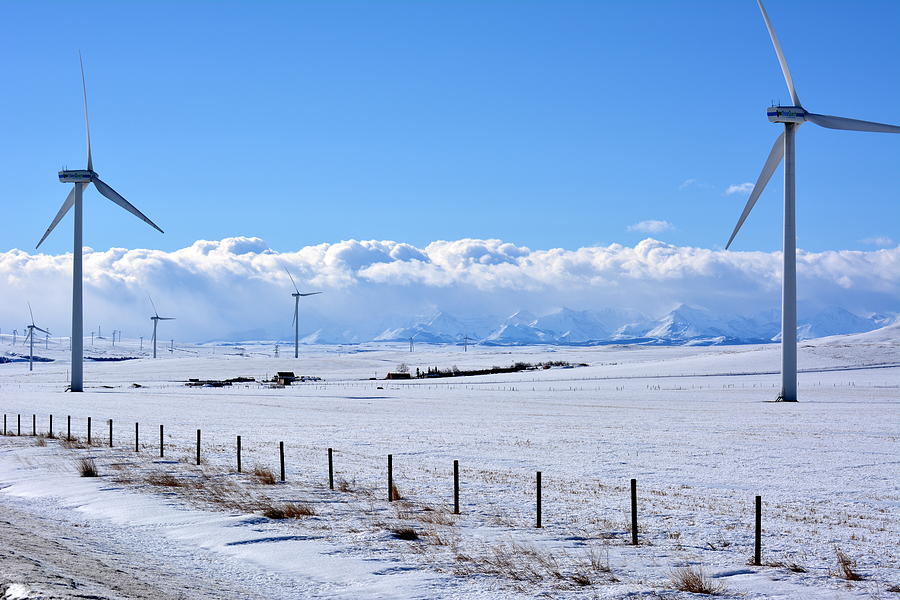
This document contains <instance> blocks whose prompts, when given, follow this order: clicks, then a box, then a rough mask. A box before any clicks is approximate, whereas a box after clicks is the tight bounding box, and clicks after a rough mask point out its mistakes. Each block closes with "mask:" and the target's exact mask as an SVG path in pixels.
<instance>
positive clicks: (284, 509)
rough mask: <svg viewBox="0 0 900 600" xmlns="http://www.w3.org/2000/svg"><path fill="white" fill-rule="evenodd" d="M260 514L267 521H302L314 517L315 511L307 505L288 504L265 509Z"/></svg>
mask: <svg viewBox="0 0 900 600" xmlns="http://www.w3.org/2000/svg"><path fill="white" fill-rule="evenodd" d="M262 514H263V516H264V517H266V518H267V519H302V518H303V517H311V516H313V515H315V514H316V511H314V510H313V508H312V507H311V506H310V505H308V504H299V503H288V504H282V505H278V506H276V505H272V506H269V507H266V508H265V509H264V510H263V511H262Z"/></svg>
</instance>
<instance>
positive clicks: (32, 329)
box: [25, 302, 50, 371]
mask: <svg viewBox="0 0 900 600" xmlns="http://www.w3.org/2000/svg"><path fill="white" fill-rule="evenodd" d="M28 314H29V315H30V316H31V325H28V326H27V329H28V335H27V336H25V341H27V342H29V344H30V345H29V350H28V370H29V371H33V370H34V332H35V330H37V331H40V332H41V333H45V334H47V335H50V332H49V331H47V330H45V329H41V328H40V327H38V326H37V325H35V324H34V313H33V312H31V303H30V302H29V303H28Z"/></svg>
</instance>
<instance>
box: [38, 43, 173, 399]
mask: <svg viewBox="0 0 900 600" xmlns="http://www.w3.org/2000/svg"><path fill="white" fill-rule="evenodd" d="M78 61H79V63H80V64H81V90H82V95H83V96H84V129H85V136H86V138H87V169H85V170H74V171H68V170H62V171H60V172H59V180H60V182H62V183H72V184H74V186H73V187H72V190H71V191H70V192H69V195H68V196H66V200H65V202H63V204H62V206H61V207H60V208H59V212H57V213H56V217H54V218H53V222H52V223H50V227H48V228H47V231H46V232H45V233H44V237H42V238H41V241H39V242H38V244H37V246H36V248H40V246H41V244H43V243H44V240H45V239H47V236H48V235H50V232H51V231H53V228H54V227H56V225H57V224H58V223H59V222H60V221H61V220H62V218H63V217H64V216H66V213H67V212H69V209H70V208H72V207H73V206H74V207H75V238H74V243H73V247H72V263H73V264H72V382H71V386H70V389H71V390H72V391H73V392H81V391H83V390H84V322H83V310H82V306H83V303H82V259H81V258H82V257H81V253H82V246H83V244H82V220H83V218H82V198H83V194H84V189H85V188H86V187H87V186H88V185H90V184H92V183H93V184H94V187H96V188H97V191H98V192H100V193H101V194H103V195H104V196H106V197H107V198H108V199H109V200H111V201H113V202H114V203H115V204H118V205H119V206H121V207H122V208H124V209H125V210H127V211H128V212H130V213H131V214H133V215H134V216H136V217H137V218H139V219H140V220H142V221H144V222H145V223H147V224H148V225H150V226H151V227H153V228H154V229H156V230H158V231H159V232H160V233H162V232H163V230H162V229H160V228H159V227H157V226H156V224H155V223H154V222H153V221H151V220H150V219H148V218H147V217H146V216H145V215H144V213H142V212H141V211H139V210H138V209H137V208H135V207H134V206H133V205H132V204H131V203H129V202H128V200H126V199H125V198H123V197H122V196H121V195H120V194H119V193H118V192H117V191H115V190H114V189H112V188H111V187H109V186H108V185H106V184H105V183H103V182H102V181H101V180H100V178H99V177H98V176H97V173H96V172H95V171H94V163H93V160H92V158H91V129H90V125H89V123H88V106H87V85H86V84H85V81H84V63H83V62H82V61H81V55H80V54H79V56H78Z"/></svg>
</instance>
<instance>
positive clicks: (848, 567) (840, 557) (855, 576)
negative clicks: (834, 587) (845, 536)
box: [831, 546, 863, 581]
mask: <svg viewBox="0 0 900 600" xmlns="http://www.w3.org/2000/svg"><path fill="white" fill-rule="evenodd" d="M834 555H835V558H837V569H835V570H834V571H832V572H831V574H832V575H834V576H835V577H840V578H841V579H846V580H847V581H861V580H862V578H863V576H862V575H860V574H859V573H857V572H856V571H855V569H856V561H855V560H853V559H852V558H850V557H849V556H847V554H846V553H845V552H844V551H843V550H841V549H840V548H838V547H837V546H835V547H834Z"/></svg>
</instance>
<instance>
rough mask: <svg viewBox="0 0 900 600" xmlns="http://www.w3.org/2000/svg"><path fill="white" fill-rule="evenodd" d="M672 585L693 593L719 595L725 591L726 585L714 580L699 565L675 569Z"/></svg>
mask: <svg viewBox="0 0 900 600" xmlns="http://www.w3.org/2000/svg"><path fill="white" fill-rule="evenodd" d="M671 579H672V585H673V586H674V587H675V589H677V590H679V591H682V592H691V593H692V594H708V595H710V596H718V595H719V594H721V593H723V592H724V591H725V586H724V585H722V584H721V583H719V582H716V581H713V580H712V579H710V578H709V577H707V576H706V574H705V573H704V572H703V569H701V568H698V567H692V566H691V567H683V568H681V569H675V570H674V571H672V575H671Z"/></svg>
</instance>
